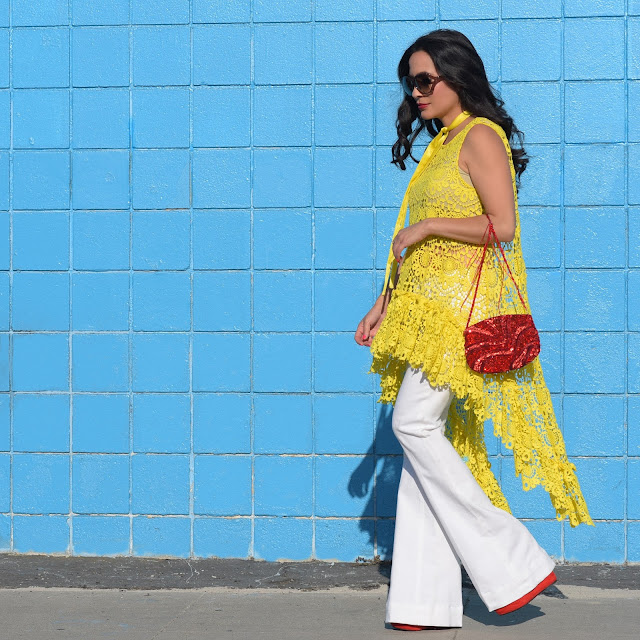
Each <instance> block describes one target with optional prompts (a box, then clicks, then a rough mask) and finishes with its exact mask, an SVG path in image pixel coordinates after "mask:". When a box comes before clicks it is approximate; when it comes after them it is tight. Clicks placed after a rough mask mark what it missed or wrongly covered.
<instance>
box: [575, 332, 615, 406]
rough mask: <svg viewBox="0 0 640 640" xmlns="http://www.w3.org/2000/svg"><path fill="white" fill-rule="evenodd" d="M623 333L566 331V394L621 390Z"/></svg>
mask: <svg viewBox="0 0 640 640" xmlns="http://www.w3.org/2000/svg"><path fill="white" fill-rule="evenodd" d="M625 361H626V359H625V353H624V335H623V334H622V333H604V332H603V333H589V332H583V333H566V334H565V362H564V366H565V372H564V373H565V387H564V390H565V392H566V393H624V391H625V388H624V375H623V372H624V366H625Z"/></svg>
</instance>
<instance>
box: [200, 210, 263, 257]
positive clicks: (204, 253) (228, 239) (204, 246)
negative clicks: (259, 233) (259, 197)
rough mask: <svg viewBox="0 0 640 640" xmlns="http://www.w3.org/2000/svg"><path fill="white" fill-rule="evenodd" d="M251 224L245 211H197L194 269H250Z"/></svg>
mask: <svg viewBox="0 0 640 640" xmlns="http://www.w3.org/2000/svg"><path fill="white" fill-rule="evenodd" d="M250 234H251V220H250V216H249V213H248V212H244V211H194V213H193V267H194V269H247V268H249V265H250V264H251V260H250V254H249V251H250V243H249V240H250Z"/></svg>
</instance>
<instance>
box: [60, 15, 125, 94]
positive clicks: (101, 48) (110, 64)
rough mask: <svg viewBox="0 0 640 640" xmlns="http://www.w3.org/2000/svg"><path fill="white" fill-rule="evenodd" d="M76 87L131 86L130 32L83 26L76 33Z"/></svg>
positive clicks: (74, 55) (74, 34)
mask: <svg viewBox="0 0 640 640" xmlns="http://www.w3.org/2000/svg"><path fill="white" fill-rule="evenodd" d="M72 48H73V59H72V76H73V86H74V87H128V86H129V29H128V28H127V27H102V28H98V27H80V28H77V29H74V30H73V43H72Z"/></svg>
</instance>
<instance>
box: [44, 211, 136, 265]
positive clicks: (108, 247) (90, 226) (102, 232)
mask: <svg viewBox="0 0 640 640" xmlns="http://www.w3.org/2000/svg"><path fill="white" fill-rule="evenodd" d="M46 215H51V214H46ZM72 216H73V267H74V269H128V268H129V226H130V221H129V212H128V211H95V212H94V211H91V212H85V211H74V212H73V214H72Z"/></svg>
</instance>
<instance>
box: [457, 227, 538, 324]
mask: <svg viewBox="0 0 640 640" xmlns="http://www.w3.org/2000/svg"><path fill="white" fill-rule="evenodd" d="M487 218H488V219H489V224H488V225H487V228H486V230H485V232H484V233H487V231H488V232H489V233H488V235H487V239H486V241H485V243H484V250H483V252H482V257H481V258H480V264H479V265H478V268H477V269H476V274H475V275H474V277H473V280H474V282H475V285H476V289H475V292H474V294H473V302H472V303H471V310H470V311H469V317H468V318H467V328H468V327H469V322H471V315H472V314H473V307H474V305H475V303H476V296H477V294H478V287H479V286H480V276H481V274H482V266H483V265H484V257H485V254H486V253H487V247H488V245H489V240H490V239H491V236H492V235H493V237H494V238H495V241H496V243H497V244H498V247H499V248H500V253H501V254H502V258H503V259H504V263H505V264H506V265H507V270H508V271H509V275H510V276H511V279H512V280H513V284H515V285H516V290H517V291H518V296H520V300H521V302H522V306H523V307H524V308H525V309H526V308H527V305H526V304H525V302H524V299H523V297H522V294H521V293H520V289H519V287H518V283H517V282H516V280H515V278H514V277H513V274H512V273H511V269H510V268H509V263H508V262H507V257H506V256H505V254H504V250H503V249H502V244H501V243H500V240H498V236H497V235H496V231H495V229H494V228H493V223H492V222H491V219H490V218H489V216H487ZM484 233H483V234H482V237H483V238H484ZM493 250H494V251H495V250H496V249H495V247H494V248H493ZM499 257H500V256H499V255H498V258H499ZM503 280H504V278H503ZM471 286H472V287H473V282H472V283H471ZM468 297H469V293H467V295H466V296H465V299H464V301H463V302H462V306H464V303H465V302H466V301H467V298H468ZM501 301H502V285H500V298H499V300H498V309H499V308H500V302H501Z"/></svg>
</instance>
